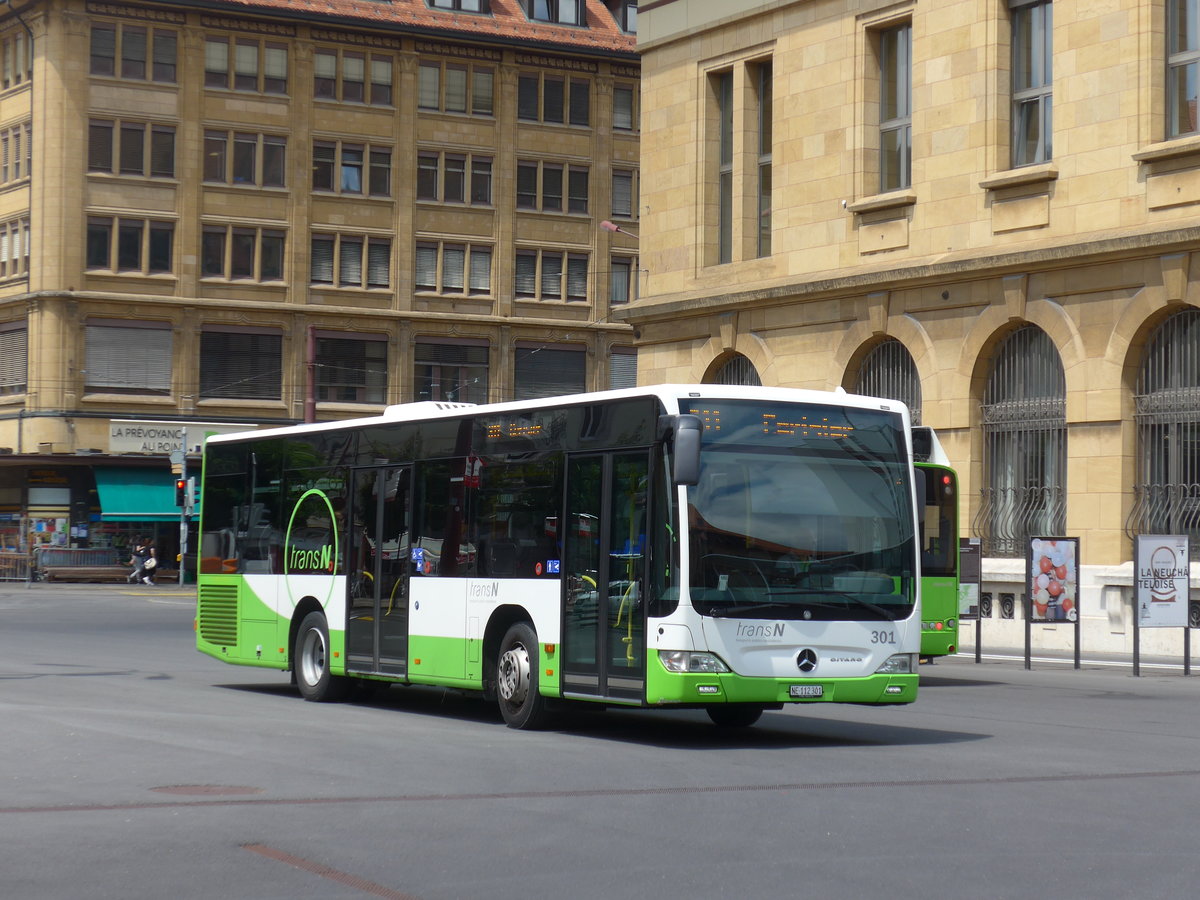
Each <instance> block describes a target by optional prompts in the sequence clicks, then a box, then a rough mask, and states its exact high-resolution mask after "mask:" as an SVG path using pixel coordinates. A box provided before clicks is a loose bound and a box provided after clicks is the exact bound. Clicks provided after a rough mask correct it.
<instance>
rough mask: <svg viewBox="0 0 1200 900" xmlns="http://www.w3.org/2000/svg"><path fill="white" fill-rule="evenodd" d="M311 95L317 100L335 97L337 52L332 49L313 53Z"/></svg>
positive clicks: (334, 98)
mask: <svg viewBox="0 0 1200 900" xmlns="http://www.w3.org/2000/svg"><path fill="white" fill-rule="evenodd" d="M313 96H314V97H316V98H317V99H318V100H336V99H337V53H336V52H334V51H333V50H318V51H316V52H315V53H314V54H313Z"/></svg>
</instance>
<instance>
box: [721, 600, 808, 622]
mask: <svg viewBox="0 0 1200 900" xmlns="http://www.w3.org/2000/svg"><path fill="white" fill-rule="evenodd" d="M795 608H796V606H795V604H793V603H745V604H731V605H729V606H726V607H722V608H721V609H717V608H716V607H713V608H711V609H710V610H709V612H708V617H709V618H710V619H732V618H737V617H738V616H739V615H741V614H742V613H750V612H762V611H763V610H764V609H778V610H781V611H784V612H790V611H791V610H793V609H795Z"/></svg>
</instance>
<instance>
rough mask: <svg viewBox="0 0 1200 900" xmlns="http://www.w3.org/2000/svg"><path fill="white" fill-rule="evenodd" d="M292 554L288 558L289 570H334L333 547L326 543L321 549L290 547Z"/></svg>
mask: <svg viewBox="0 0 1200 900" xmlns="http://www.w3.org/2000/svg"><path fill="white" fill-rule="evenodd" d="M288 549H289V550H290V551H291V555H290V557H289V558H288V571H290V572H299V571H300V570H302V569H310V570H313V569H315V570H316V571H318V572H322V573H324V572H332V571H333V547H331V546H329V545H328V544H326V545H325V546H324V547H322V548H321V549H320V550H301V549H300V548H299V547H289V548H288Z"/></svg>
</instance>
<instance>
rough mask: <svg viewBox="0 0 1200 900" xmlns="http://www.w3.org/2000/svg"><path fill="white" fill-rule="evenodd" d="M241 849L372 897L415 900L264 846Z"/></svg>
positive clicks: (403, 894)
mask: <svg viewBox="0 0 1200 900" xmlns="http://www.w3.org/2000/svg"><path fill="white" fill-rule="evenodd" d="M242 849H243V850H249V851H250V852H251V853H257V854H258V855H259V856H263V857H266V858H267V859H273V860H275V861H276V862H281V863H284V864H286V865H289V866H292V867H293V868H296V869H301V870H303V871H305V872H311V873H312V874H313V875H319V876H320V877H322V878H325V879H328V880H329V881H335V882H337V883H338V884H342V885H345V886H346V887H350V888H354V889H355V890H359V891H362V892H363V893H366V894H370V895H371V896H373V897H384V898H386V900H417V898H416V897H414V896H413V895H412V894H405V893H404V892H402V891H394V890H392V889H391V888H389V887H384V886H383V885H382V884H376V883H375V882H374V881H367V879H365V878H359V877H358V876H357V875H351V874H349V873H347V872H341V871H338V870H337V869H332V868H330V867H329V866H326V865H322V864H321V863H318V862H313V861H312V860H311V859H304V858H303V857H300V856H293V855H292V854H290V853H285V852H284V851H283V850H277V849H276V848H274V847H268V846H267V845H266V844H242Z"/></svg>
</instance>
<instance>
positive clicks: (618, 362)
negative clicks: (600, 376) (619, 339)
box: [608, 347, 637, 391]
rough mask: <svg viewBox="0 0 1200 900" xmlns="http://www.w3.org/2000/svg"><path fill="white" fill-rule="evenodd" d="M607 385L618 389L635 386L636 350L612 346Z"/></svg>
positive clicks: (615, 389) (611, 388) (612, 388)
mask: <svg viewBox="0 0 1200 900" xmlns="http://www.w3.org/2000/svg"><path fill="white" fill-rule="evenodd" d="M608 387H609V389H610V390H614V391H619V390H621V389H622V388H635V387H637V352H636V351H635V350H633V349H632V348H630V349H625V348H623V347H613V348H612V355H611V356H610V357H609V366H608Z"/></svg>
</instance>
